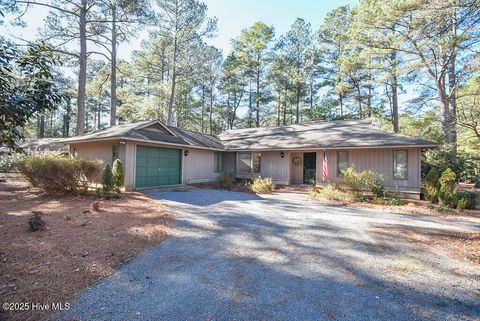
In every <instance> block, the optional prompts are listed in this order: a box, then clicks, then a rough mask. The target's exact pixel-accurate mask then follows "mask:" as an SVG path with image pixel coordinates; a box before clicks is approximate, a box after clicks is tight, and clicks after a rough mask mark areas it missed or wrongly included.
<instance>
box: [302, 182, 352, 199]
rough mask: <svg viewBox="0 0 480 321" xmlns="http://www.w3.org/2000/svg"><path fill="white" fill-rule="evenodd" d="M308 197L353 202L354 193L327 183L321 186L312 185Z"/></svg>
mask: <svg viewBox="0 0 480 321" xmlns="http://www.w3.org/2000/svg"><path fill="white" fill-rule="evenodd" d="M309 197H310V199H313V200H327V201H342V202H353V201H354V200H355V195H354V194H353V193H351V192H348V191H343V190H341V189H338V188H337V187H336V186H335V185H333V184H327V185H325V186H323V187H316V186H313V187H312V189H311V190H310V192H309Z"/></svg>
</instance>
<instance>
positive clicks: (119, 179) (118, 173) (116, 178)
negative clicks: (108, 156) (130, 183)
mask: <svg viewBox="0 0 480 321" xmlns="http://www.w3.org/2000/svg"><path fill="white" fill-rule="evenodd" d="M112 175H113V185H114V186H115V188H116V189H120V187H122V186H123V184H124V181H125V173H124V171H123V164H122V162H121V161H120V160H119V159H116V160H115V161H114V162H113V167H112Z"/></svg>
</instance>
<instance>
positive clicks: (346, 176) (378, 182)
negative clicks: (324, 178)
mask: <svg viewBox="0 0 480 321" xmlns="http://www.w3.org/2000/svg"><path fill="white" fill-rule="evenodd" d="M342 177H343V184H344V185H345V186H346V187H347V188H348V189H350V190H351V191H352V192H353V193H354V194H356V195H358V194H359V193H360V192H371V193H373V194H374V195H375V196H383V194H384V190H383V189H384V182H385V179H384V178H383V176H382V175H379V174H377V173H375V172H372V171H363V172H357V171H355V168H354V167H349V168H346V169H344V170H342Z"/></svg>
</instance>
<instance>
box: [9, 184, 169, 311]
mask: <svg viewBox="0 0 480 321" xmlns="http://www.w3.org/2000/svg"><path fill="white" fill-rule="evenodd" d="M95 201H96V199H95V198H94V197H93V196H73V195H66V196H49V195H46V194H44V193H42V192H41V191H39V190H37V189H35V188H32V187H31V186H30V185H29V184H28V183H27V182H26V181H24V180H22V179H21V178H19V177H9V178H7V179H6V180H5V177H3V178H2V177H0V242H1V243H0V244H1V248H0V303H4V302H28V303H53V302H62V303H65V302H72V301H73V300H74V299H75V297H76V295H77V294H78V293H79V291H81V290H83V289H85V288H86V287H88V286H90V285H92V284H94V283H96V282H98V281H99V280H101V279H102V278H105V277H107V276H109V275H111V274H112V273H114V272H115V271H116V269H118V267H119V266H120V265H121V264H123V263H125V262H127V261H128V260H130V259H131V258H132V257H133V256H135V255H136V254H137V253H139V252H140V251H141V250H142V249H144V248H146V247H148V246H151V245H153V244H157V243H159V242H160V241H162V240H164V239H165V238H166V237H167V235H168V234H169V228H168V226H169V224H170V222H171V221H172V215H171V214H170V213H169V212H168V211H167V208H166V207H165V206H163V205H161V204H159V203H158V202H156V201H154V200H152V199H150V198H149V197H147V196H146V195H144V194H142V193H138V192H128V193H124V194H122V198H121V199H117V200H108V201H107V200H99V201H98V205H99V210H98V211H96V210H94V209H93V206H92V203H93V202H95ZM31 211H40V212H42V213H43V215H42V217H43V219H44V220H45V221H46V228H45V229H44V230H41V231H36V232H30V231H29V230H28V223H27V221H28V218H29V217H30V216H31ZM3 318H7V319H10V320H41V319H46V318H48V312H38V311H35V312H32V311H28V312H8V313H6V312H5V311H1V312H0V319H3Z"/></svg>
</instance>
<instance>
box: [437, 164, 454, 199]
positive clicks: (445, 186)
mask: <svg viewBox="0 0 480 321" xmlns="http://www.w3.org/2000/svg"><path fill="white" fill-rule="evenodd" d="M456 184H457V175H456V174H455V172H454V171H453V170H451V169H450V168H447V169H446V170H445V171H444V172H443V173H442V175H441V176H440V191H439V195H438V198H439V200H440V204H441V205H447V206H450V207H455V195H456V193H457V187H456Z"/></svg>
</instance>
